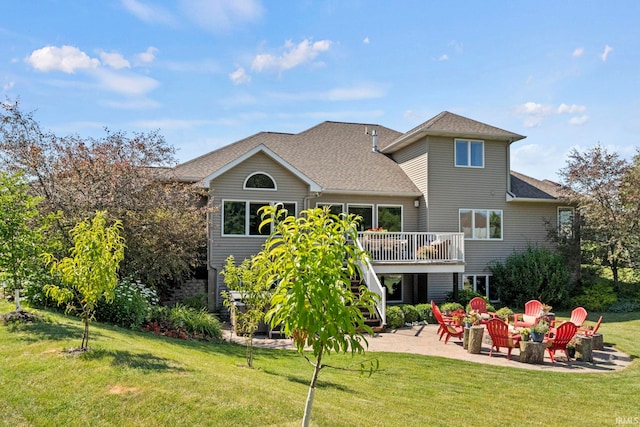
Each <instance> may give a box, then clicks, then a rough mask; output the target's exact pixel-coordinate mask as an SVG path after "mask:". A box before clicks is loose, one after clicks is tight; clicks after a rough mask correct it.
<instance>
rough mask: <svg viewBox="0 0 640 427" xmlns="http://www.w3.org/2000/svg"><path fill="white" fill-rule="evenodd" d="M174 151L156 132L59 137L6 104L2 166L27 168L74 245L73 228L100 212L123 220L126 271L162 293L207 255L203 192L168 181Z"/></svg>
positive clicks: (1, 109) (1, 110) (1, 107)
mask: <svg viewBox="0 0 640 427" xmlns="http://www.w3.org/2000/svg"><path fill="white" fill-rule="evenodd" d="M174 156H175V150H174V149H173V148H172V147H170V146H169V145H167V143H166V142H165V140H164V138H163V137H162V136H161V135H159V134H158V133H157V132H150V133H136V134H134V135H132V136H130V135H127V134H126V133H123V132H112V131H109V130H108V129H105V135H104V136H103V137H100V138H81V137H79V136H64V137H59V136H57V135H55V134H53V133H51V132H48V131H45V130H42V129H41V128H40V126H39V124H38V122H37V121H36V120H35V119H34V118H33V115H32V114H30V113H22V112H21V111H20V106H19V103H18V102H17V101H16V102H9V101H7V102H4V103H1V104H0V170H1V169H4V170H7V171H9V172H11V173H13V172H21V173H23V174H24V177H25V178H26V179H27V180H28V181H29V183H30V184H31V190H32V191H33V192H34V194H35V195H36V196H38V197H40V198H42V204H41V205H40V209H41V211H42V212H43V213H44V214H48V213H53V212H59V211H60V212H62V213H63V216H61V217H59V218H58V219H57V220H56V221H55V224H56V225H57V226H56V230H57V231H58V234H59V236H61V238H63V239H66V240H65V242H66V244H67V246H69V247H70V246H72V244H73V243H72V242H71V241H70V240H69V239H68V238H67V231H68V230H69V229H71V228H72V227H73V225H74V224H75V223H77V222H79V221H81V220H83V219H84V218H87V217H89V216H91V215H93V213H94V212H95V211H105V210H106V211H108V212H109V214H110V215H112V216H113V218H118V219H119V220H120V221H122V232H121V234H122V235H123V237H124V238H125V240H126V241H127V248H126V254H125V255H126V256H125V259H124V260H123V262H122V264H121V270H120V271H121V273H122V274H123V276H130V277H136V278H138V279H140V280H142V281H143V282H144V283H147V284H149V285H152V286H155V287H156V288H157V289H158V290H159V291H160V292H161V293H166V292H167V291H168V287H169V286H170V285H171V282H174V283H178V282H180V281H181V280H182V279H183V278H185V277H187V276H189V275H191V274H192V272H193V269H194V267H196V266H200V265H202V264H204V262H205V261H204V259H205V254H206V250H205V248H206V215H205V210H206V209H207V207H206V206H205V205H204V203H202V200H203V199H204V197H205V195H204V194H202V192H201V191H200V190H197V189H196V188H195V187H193V186H191V185H184V184H181V183H175V182H172V181H171V180H170V170H169V167H172V166H173V165H174V164H175V163H176V161H175V157H174ZM63 252H64V251H63ZM56 255H59V253H58V254H56Z"/></svg>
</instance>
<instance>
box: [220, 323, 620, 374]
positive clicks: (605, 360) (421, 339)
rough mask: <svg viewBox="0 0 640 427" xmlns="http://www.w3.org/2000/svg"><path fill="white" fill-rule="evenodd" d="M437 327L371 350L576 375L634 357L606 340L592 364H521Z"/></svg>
mask: <svg viewBox="0 0 640 427" xmlns="http://www.w3.org/2000/svg"><path fill="white" fill-rule="evenodd" d="M437 329H438V325H436V324H434V325H421V326H413V327H410V328H409V327H406V328H401V329H397V330H394V331H389V332H384V333H380V334H376V335H375V336H374V337H367V340H368V342H369V348H368V351H371V352H376V351H384V352H391V353H413V354H423V355H428V356H437V357H446V358H449V359H458V360H465V361H468V362H474V363H483V364H486V365H495V366H508V367H512V368H518V369H531V370H541V371H554V372H573V373H599V372H600V373H604V372H613V371H619V370H622V369H624V368H626V367H627V366H629V365H630V364H631V362H632V360H631V357H630V356H629V355H627V354H624V353H622V352H620V351H618V350H616V349H614V348H613V347H610V346H608V345H607V342H606V337H605V347H604V350H594V351H593V362H582V361H577V360H572V361H571V363H570V364H569V363H567V361H566V356H565V355H564V352H556V358H555V359H556V363H555V364H553V363H551V359H549V355H548V354H547V352H546V351H545V357H544V362H543V363H542V364H539V365H534V364H528V363H521V362H519V361H518V358H519V356H518V353H519V350H518V349H514V350H513V352H512V354H511V360H507V353H506V349H502V351H501V352H500V353H496V352H495V351H494V352H493V356H492V357H489V349H490V348H489V344H488V342H487V339H486V333H485V340H484V342H483V344H482V349H481V352H480V354H471V353H468V352H467V350H465V349H463V347H462V341H461V340H457V339H455V338H451V339H450V340H449V343H448V344H444V339H443V340H442V341H439V340H438V335H437V334H436V332H437ZM224 336H225V339H226V340H227V341H233V342H237V343H239V344H244V342H245V341H244V338H243V337H238V336H237V335H235V334H233V336H232V334H231V332H230V330H229V329H228V328H225V329H224ZM253 342H254V346H256V347H261V348H274V349H275V348H278V349H293V345H292V343H291V340H290V339H279V338H277V339H270V338H268V337H266V336H264V335H256V336H255V337H254V341H253Z"/></svg>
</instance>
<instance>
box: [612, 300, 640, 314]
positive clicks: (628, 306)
mask: <svg viewBox="0 0 640 427" xmlns="http://www.w3.org/2000/svg"><path fill="white" fill-rule="evenodd" d="M607 311H609V312H611V313H632V312H636V311H640V300H637V299H621V300H618V301H617V302H616V303H614V304H613V305H611V306H609V308H608V310H607Z"/></svg>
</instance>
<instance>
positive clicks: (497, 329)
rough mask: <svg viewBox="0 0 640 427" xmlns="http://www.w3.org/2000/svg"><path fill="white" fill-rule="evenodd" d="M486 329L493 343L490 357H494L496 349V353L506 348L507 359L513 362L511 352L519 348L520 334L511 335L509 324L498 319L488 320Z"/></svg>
mask: <svg viewBox="0 0 640 427" xmlns="http://www.w3.org/2000/svg"><path fill="white" fill-rule="evenodd" d="M486 327H487V332H488V333H489V336H490V337H491V343H492V344H491V350H489V357H492V356H493V349H494V348H495V350H496V351H500V347H506V348H507V359H508V360H511V350H512V349H513V348H514V347H517V346H518V343H519V342H520V334H512V333H510V332H509V324H508V323H506V322H504V321H503V320H502V319H498V318H494V319H489V320H487V323H486Z"/></svg>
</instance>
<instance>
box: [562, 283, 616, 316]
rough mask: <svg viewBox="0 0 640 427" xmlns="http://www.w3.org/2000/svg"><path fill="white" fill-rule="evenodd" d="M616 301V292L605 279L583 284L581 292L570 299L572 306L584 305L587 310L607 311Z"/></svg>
mask: <svg viewBox="0 0 640 427" xmlns="http://www.w3.org/2000/svg"><path fill="white" fill-rule="evenodd" d="M617 301H618V297H617V296H616V292H615V291H614V289H613V285H611V284H610V283H609V282H608V281H607V280H606V279H605V280H599V281H597V282H596V283H594V284H591V285H588V286H585V287H584V288H583V290H582V294H580V295H577V296H575V297H573V298H572V299H571V304H572V306H574V307H584V308H585V309H586V310H587V311H607V310H608V309H609V307H611V306H612V305H614V304H615V303H616V302H617Z"/></svg>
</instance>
